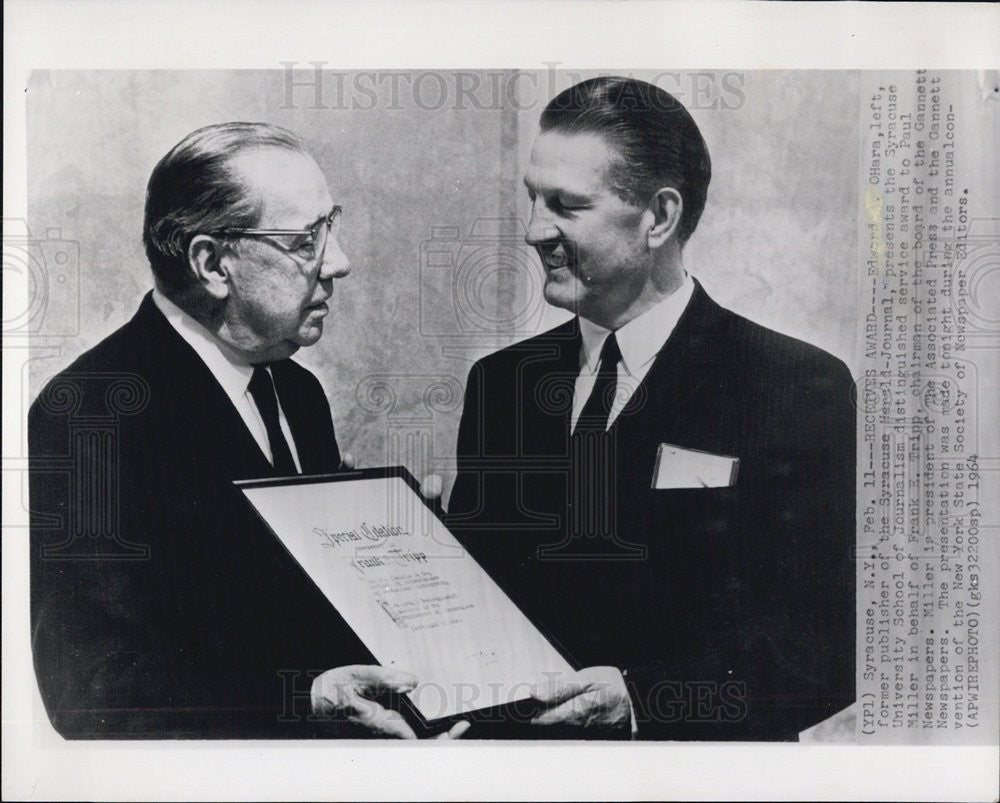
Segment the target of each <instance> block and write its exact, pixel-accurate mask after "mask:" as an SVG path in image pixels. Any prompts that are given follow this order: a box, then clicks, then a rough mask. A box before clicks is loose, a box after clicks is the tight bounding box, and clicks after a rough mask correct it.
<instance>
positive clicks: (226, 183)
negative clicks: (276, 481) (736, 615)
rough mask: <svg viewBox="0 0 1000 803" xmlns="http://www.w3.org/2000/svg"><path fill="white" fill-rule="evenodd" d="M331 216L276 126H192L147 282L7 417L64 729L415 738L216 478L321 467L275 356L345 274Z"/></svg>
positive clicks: (36, 632) (162, 172)
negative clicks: (24, 451)
mask: <svg viewBox="0 0 1000 803" xmlns="http://www.w3.org/2000/svg"><path fill="white" fill-rule="evenodd" d="M340 217H341V209H340V207H339V206H337V205H335V203H334V200H333V198H332V197H331V195H330V191H329V189H328V187H327V183H326V179H325V178H324V176H323V174H322V172H321V171H320V169H319V167H318V166H317V164H316V163H315V162H314V161H313V159H312V158H311V157H310V156H309V155H308V154H307V153H306V151H305V149H304V146H303V144H302V142H301V141H300V140H299V139H298V137H296V136H295V135H294V134H292V133H291V132H289V131H286V130H284V129H281V128H277V127H275V126H271V125H266V124H262V123H226V124H222V125H214V126H209V127H207V128H202V129H199V130H197V131H195V132H193V133H192V134H190V135H188V136H187V137H185V138H184V139H183V140H182V141H181V142H180V143H178V144H177V145H176V146H175V147H174V148H173V149H172V150H171V151H170V152H169V153H168V154H167V155H166V156H164V157H163V159H161V160H160V162H159V164H157V166H156V168H155V169H154V170H153V173H152V175H151V177H150V180H149V185H148V188H147V194H146V210H145V223H144V232H143V239H144V243H145V246H146V254H147V256H148V258H149V261H150V264H151V266H152V270H153V276H154V279H155V289H154V290H153V291H152V292H151V293H149V294H148V295H147V296H146V297H145V299H144V300H143V301H142V304H141V305H140V307H139V310H138V312H137V313H136V315H135V317H134V318H133V319H132V320H131V321H130V322H129V323H127V324H126V325H125V326H123V327H122V328H121V329H119V330H118V331H117V332H115V333H113V334H112V335H110V336H109V337H108V338H107V339H105V340H104V341H102V342H101V343H99V344H98V345H97V346H95V347H94V348H93V349H91V350H90V351H88V352H86V353H85V354H84V355H82V356H81V357H80V358H79V359H77V360H76V361H75V362H74V363H73V364H72V365H70V366H69V367H68V368H67V369H65V370H64V371H63V372H61V373H60V374H58V375H57V376H56V377H55V378H54V379H52V381H51V382H49V383H48V384H47V385H46V387H45V388H44V389H43V390H42V392H41V393H40V394H39V397H38V399H37V400H36V401H35V403H34V404H33V405H32V407H31V411H30V414H29V443H30V456H31V485H30V491H31V512H32V515H33V519H32V534H31V542H32V544H31V545H32V556H31V559H32V567H31V619H32V644H33V652H34V661H35V669H36V674H37V678H38V683H39V688H40V690H41V694H42V699H43V701H44V703H45V706H46V710H47V712H48V715H49V718H50V720H51V721H52V724H53V726H54V727H55V728H56V730H57V731H59V733H61V734H63V735H64V736H67V737H71V738H123V737H126V738H165V737H198V738H206V737H223V738H253V737H258V738H260V737H268V738H283V737H303V736H329V735H346V736H359V735H386V736H400V737H412V736H413V735H414V734H413V732H412V730H410V728H409V727H408V726H407V725H406V724H405V723H404V722H403V720H402V719H401V718H400V716H399V715H398V714H396V713H394V712H391V711H388V710H386V709H383V708H382V707H381V706H380V705H378V704H377V703H376V702H374V701H373V700H371V699H368V698H370V697H373V696H376V695H379V694H384V693H391V692H398V691H402V690H406V689H409V688H412V687H413V685H414V682H415V679H414V678H412V677H409V676H407V675H405V674H404V673H400V672H396V671H394V670H385V669H382V668H381V667H378V666H371V665H368V664H371V663H372V661H371V657H370V655H368V653H367V652H366V651H365V650H364V649H363V648H362V647H361V645H360V643H358V642H357V640H356V639H355V637H354V636H353V634H352V633H351V631H350V630H349V629H348V628H347V627H346V625H345V624H344V623H343V621H342V620H341V619H340V618H339V617H338V616H337V615H336V614H335V613H334V612H333V610H332V608H331V607H330V605H329V603H328V602H327V601H326V600H325V598H323V597H322V595H321V594H320V593H319V591H318V590H316V588H315V587H314V586H313V585H312V583H311V582H310V581H309V580H308V579H307V578H306V577H305V576H304V575H303V574H302V573H301V571H300V570H299V569H298V568H297V567H296V566H295V565H294V562H293V561H291V560H290V558H289V557H288V556H287V555H286V554H284V552H283V550H282V548H281V547H280V546H279V545H278V543H277V541H276V540H275V539H273V538H272V537H271V536H270V535H269V534H268V533H267V532H266V530H265V528H264V527H263V525H262V524H261V523H260V522H259V521H258V520H257V518H256V516H255V515H254V514H253V512H252V511H251V509H250V507H249V505H247V504H246V502H245V501H244V500H243V499H242V498H241V495H240V494H239V492H238V491H237V490H236V489H235V488H234V487H233V485H232V481H233V480H235V479H246V478H257V477H270V476H287V475H292V474H298V473H322V472H332V471H336V470H338V468H340V467H341V465H342V462H341V455H340V451H339V449H338V446H337V441H336V439H335V436H334V428H333V421H332V418H331V414H330V407H329V404H328V402H327V399H326V395H325V393H324V392H323V389H322V388H321V386H320V383H319V381H318V380H317V379H316V377H315V376H313V375H312V374H311V373H310V372H309V371H308V370H306V369H305V368H303V367H302V366H300V365H299V364H297V363H296V362H294V361H292V360H291V359H289V357H291V355H293V354H294V353H295V352H296V351H298V350H299V349H300V348H302V347H306V346H310V345H312V344H314V343H316V342H317V341H318V340H319V338H320V336H321V335H322V334H323V326H324V320H325V318H326V316H327V315H328V313H329V307H328V304H327V302H328V300H329V299H330V297H331V294H332V293H333V282H334V279H338V278H341V277H343V276H346V275H347V273H348V270H349V265H348V260H347V257H346V256H345V255H344V252H343V251H342V250H341V247H340V244H339V242H338V231H339V227H340ZM329 667H337V668H335V669H329ZM323 670H326V671H323Z"/></svg>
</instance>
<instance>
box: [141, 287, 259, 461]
mask: <svg viewBox="0 0 1000 803" xmlns="http://www.w3.org/2000/svg"><path fill="white" fill-rule="evenodd" d="M133 322H134V323H135V324H136V326H137V327H138V328H139V330H140V332H141V336H140V337H141V341H140V342H141V343H142V348H144V349H145V350H146V352H147V358H146V362H147V363H148V364H149V365H150V373H149V376H150V378H153V377H154V376H155V377H157V378H158V379H157V381H156V385H157V386H158V387H159V396H160V400H159V403H160V404H161V405H166V406H168V407H169V408H170V414H169V416H168V419H169V420H174V421H175V422H176V425H177V426H178V427H189V428H190V431H192V432H194V433H197V438H196V439H195V440H194V442H195V443H198V444H199V455H198V460H199V462H202V461H208V460H218V461H220V462H222V463H223V467H224V470H225V471H226V473H227V475H228V476H230V477H231V478H232V479H249V478H255V477H267V476H271V475H272V474H273V472H274V470H273V467H272V466H271V463H270V462H269V461H268V459H267V457H266V455H265V454H264V453H263V452H262V451H261V449H260V446H259V445H258V444H257V441H256V440H255V439H254V437H253V435H251V434H250V430H249V429H247V426H246V424H245V423H244V421H243V418H242V417H241V416H240V414H239V412H238V411H237V410H236V408H235V407H234V406H233V403H232V401H231V400H230V398H229V397H228V396H227V395H226V392H225V391H224V390H223V389H222V386H221V385H220V384H219V382H218V380H216V378H215V376H214V375H213V374H212V372H211V371H210V370H209V369H208V366H207V365H205V363H204V361H203V360H202V359H201V357H199V356H198V354H197V353H196V352H195V351H194V349H192V348H191V346H190V345H188V343H187V342H186V341H185V340H184V338H182V337H181V336H180V335H179V334H177V332H176V331H175V330H174V328H173V327H172V326H171V325H170V323H169V322H168V321H167V319H166V318H164V317H163V314H162V313H161V312H160V311H159V310H158V309H157V308H156V305H155V304H154V303H153V299H152V295H151V294H150V295H147V296H146V298H145V299H144V300H143V303H142V305H141V306H140V308H139V311H138V312H137V313H136V316H135V318H134V319H133Z"/></svg>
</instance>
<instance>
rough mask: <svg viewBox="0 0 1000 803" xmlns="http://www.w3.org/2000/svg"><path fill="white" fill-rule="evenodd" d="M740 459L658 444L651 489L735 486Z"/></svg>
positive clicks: (667, 444)
mask: <svg viewBox="0 0 1000 803" xmlns="http://www.w3.org/2000/svg"><path fill="white" fill-rule="evenodd" d="M739 467H740V459H739V458H738V457H729V456H727V455H721V454H712V453H711V452H700V451H698V450H697V449H685V448H684V447H683V446H673V445H672V444H669V443H661V444H660V448H659V449H657V450H656V464H655V465H654V466H653V486H652V487H653V488H654V489H666V488H728V487H729V486H731V485H735V484H736V474H737V472H738V471H739Z"/></svg>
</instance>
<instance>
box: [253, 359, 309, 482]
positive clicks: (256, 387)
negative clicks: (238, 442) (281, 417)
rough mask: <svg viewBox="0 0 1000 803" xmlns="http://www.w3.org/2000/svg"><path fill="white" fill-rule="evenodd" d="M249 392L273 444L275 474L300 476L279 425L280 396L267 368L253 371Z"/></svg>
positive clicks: (257, 367)
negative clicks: (275, 389) (275, 390)
mask: <svg viewBox="0 0 1000 803" xmlns="http://www.w3.org/2000/svg"><path fill="white" fill-rule="evenodd" d="M249 390H250V395H251V396H253V400H254V403H256V405H257V409H258V410H259V411H260V417H261V418H263V419H264V426H265V428H266V429H267V440H268V442H269V443H270V444H271V463H272V464H273V465H274V470H275V472H276V473H277V474H278V476H281V477H287V476H290V475H292V474H298V473H299V470H298V469H297V468H295V461H294V460H293V459H292V452H291V450H290V449H289V448H288V441H286V440H285V435H284V433H283V432H282V431H281V424H279V423H278V396H277V394H276V393H275V392H274V381H273V380H272V379H271V374H270V372H269V371H268V370H267V368H265V367H263V366H262V365H258V366H256V367H255V368H254V369H253V376H252V377H251V379H250V386H249Z"/></svg>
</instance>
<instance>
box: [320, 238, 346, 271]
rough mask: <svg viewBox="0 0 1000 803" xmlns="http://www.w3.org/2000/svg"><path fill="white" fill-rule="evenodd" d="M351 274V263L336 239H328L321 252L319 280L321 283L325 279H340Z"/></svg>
mask: <svg viewBox="0 0 1000 803" xmlns="http://www.w3.org/2000/svg"><path fill="white" fill-rule="evenodd" d="M350 272H351V261H350V260H349V259H348V258H347V254H345V253H344V249H343V248H341V247H340V243H338V242H337V238H336V237H330V238H329V239H328V240H327V241H326V248H325V249H324V250H323V261H322V263H321V264H320V269H319V278H320V279H321V280H322V281H326V280H327V279H340V278H342V277H344V276H346V275H347V274H348V273H350Z"/></svg>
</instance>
